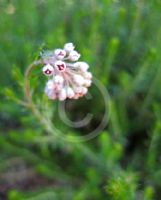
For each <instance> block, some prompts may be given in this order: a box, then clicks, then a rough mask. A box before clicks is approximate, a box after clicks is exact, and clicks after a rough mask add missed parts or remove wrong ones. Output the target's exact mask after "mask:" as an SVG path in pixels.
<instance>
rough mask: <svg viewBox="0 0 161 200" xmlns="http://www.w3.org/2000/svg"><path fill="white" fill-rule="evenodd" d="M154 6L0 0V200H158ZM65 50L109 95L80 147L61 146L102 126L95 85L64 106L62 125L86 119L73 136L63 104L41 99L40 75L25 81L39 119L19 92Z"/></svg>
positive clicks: (160, 114)
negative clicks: (72, 50) (72, 49)
mask: <svg viewBox="0 0 161 200" xmlns="http://www.w3.org/2000/svg"><path fill="white" fill-rule="evenodd" d="M160 6H161V3H160V1H159V0H154V1H152V0H132V1H128V0H34V1H33V0H21V1H20V0H12V1H11V0H10V1H9V0H8V1H7V0H0V12H1V15H0V24H1V28H0V38H1V43H0V44H1V48H0V55H1V56H0V57H1V59H0V66H1V68H0V69H1V73H0V83H1V84H0V97H1V103H0V110H1V114H0V152H1V156H0V199H2V200H5V199H9V200H32V199H34V200H47V199H49V200H50V199H51V200H59V199H60V200H68V199H69V200H91V199H92V200H118V199H119V200H135V199H138V200H154V199H156V200H157V199H158V200H159V199H160V196H161V190H160V187H161V181H160V180H161V167H160V151H161V148H160V141H161V134H160V133H161V104H160V102H161V93H160V85H161V64H160V63H161V56H160V55H161V28H160V25H159V23H160V20H161V12H160ZM65 42H73V43H74V44H75V45H76V47H77V49H78V50H79V51H80V53H81V59H82V60H84V61H86V62H88V63H89V65H90V70H91V71H92V73H93V74H94V77H96V78H97V79H98V80H99V81H100V82H101V83H102V84H103V85H104V86H105V88H106V89H107V90H108V92H109V95H110V100H109V99H105V101H106V102H108V104H109V107H108V114H109V116H108V117H109V120H108V124H107V126H106V127H105V129H104V130H103V131H100V132H99V135H98V136H97V137H96V138H94V139H92V140H90V141H88V142H84V143H77V142H76V143H74V142H70V141H69V139H73V140H74V138H75V137H77V138H78V137H79V138H80V137H81V136H84V135H86V134H87V133H89V132H90V131H92V130H94V129H95V127H96V126H97V124H99V123H100V121H101V118H102V116H103V113H104V110H105V106H104V100H103V98H102V96H101V95H102V94H101V93H100V91H99V89H98V88H97V87H96V86H95V85H94V84H93V86H92V87H91V88H90V90H89V92H90V94H89V96H88V97H89V98H83V99H81V100H77V101H70V102H69V101H68V102H67V103H66V104H67V105H66V114H67V116H68V117H69V119H70V120H73V121H77V120H78V121H79V120H81V119H82V116H85V115H84V114H87V113H93V115H94V118H93V119H92V121H91V123H90V124H89V125H87V126H86V127H83V128H80V129H76V128H71V127H69V126H67V125H66V124H65V123H64V122H63V121H62V119H61V118H60V115H59V113H58V110H59V106H61V104H59V103H58V102H56V101H54V102H52V101H49V100H48V99H47V98H46V97H45V96H44V94H43V89H44V84H45V81H46V79H45V77H44V76H43V75H42V73H41V66H40V67H38V68H36V69H35V70H34V72H33V73H32V76H31V85H32V93H33V100H34V102H35V103H36V107H37V108H38V109H39V111H40V116H41V117H40V118H39V117H38V118H39V119H37V118H36V117H35V116H34V115H33V114H32V113H31V110H30V108H31V107H30V106H29V105H28V104H27V103H26V101H25V100H26V99H25V97H24V93H23V92H24V91H23V90H24V72H25V69H26V68H27V66H28V65H29V64H30V63H31V62H33V61H34V60H36V59H37V58H38V57H39V54H40V52H41V51H42V50H45V49H49V50H52V49H53V48H57V47H62V46H63V45H64V43H65ZM42 117H43V120H41V118H42ZM106 117H107V116H106ZM106 120H107V119H106ZM52 124H54V127H53V126H52ZM56 129H59V131H60V132H57V131H56ZM56 135H57V136H56ZM62 136H63V139H62ZM76 140H77V139H76Z"/></svg>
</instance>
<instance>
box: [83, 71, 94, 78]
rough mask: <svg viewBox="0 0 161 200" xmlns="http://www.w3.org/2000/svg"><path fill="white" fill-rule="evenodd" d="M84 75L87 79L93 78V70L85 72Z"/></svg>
mask: <svg viewBox="0 0 161 200" xmlns="http://www.w3.org/2000/svg"><path fill="white" fill-rule="evenodd" d="M84 77H85V78H86V79H92V73H91V72H85V73H84Z"/></svg>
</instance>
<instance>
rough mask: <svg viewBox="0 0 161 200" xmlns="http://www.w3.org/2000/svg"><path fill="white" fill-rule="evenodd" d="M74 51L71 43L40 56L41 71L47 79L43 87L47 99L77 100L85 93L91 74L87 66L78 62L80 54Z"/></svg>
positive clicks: (89, 83)
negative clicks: (42, 65) (41, 62)
mask: <svg viewBox="0 0 161 200" xmlns="http://www.w3.org/2000/svg"><path fill="white" fill-rule="evenodd" d="M74 49H75V47H74V45H73V44H72V43H67V44H65V45H64V49H56V50H54V51H46V52H44V53H43V54H42V61H43V64H44V67H43V69H42V71H43V73H44V75H46V76H48V77H49V80H48V81H47V83H46V87H45V93H46V95H47V96H48V98H49V99H53V100H54V99H59V100H61V101H63V100H65V99H67V98H69V99H78V98H79V97H82V96H84V95H85V94H86V93H87V91H88V87H89V86H90V85H91V83H92V74H91V73H90V72H88V71H87V70H88V68H89V65H88V64H87V63H86V62H78V60H79V58H80V54H79V53H78V52H77V51H76V50H74Z"/></svg>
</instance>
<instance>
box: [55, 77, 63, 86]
mask: <svg viewBox="0 0 161 200" xmlns="http://www.w3.org/2000/svg"><path fill="white" fill-rule="evenodd" d="M54 82H55V83H57V84H62V83H63V82H64V79H63V77H62V76H60V75H56V76H55V77H54Z"/></svg>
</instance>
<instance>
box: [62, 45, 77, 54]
mask: <svg viewBox="0 0 161 200" xmlns="http://www.w3.org/2000/svg"><path fill="white" fill-rule="evenodd" d="M74 48H75V47H74V45H73V43H66V44H65V45H64V50H65V51H66V52H68V53H69V52H71V51H73V50H74Z"/></svg>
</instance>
